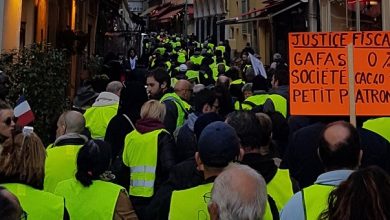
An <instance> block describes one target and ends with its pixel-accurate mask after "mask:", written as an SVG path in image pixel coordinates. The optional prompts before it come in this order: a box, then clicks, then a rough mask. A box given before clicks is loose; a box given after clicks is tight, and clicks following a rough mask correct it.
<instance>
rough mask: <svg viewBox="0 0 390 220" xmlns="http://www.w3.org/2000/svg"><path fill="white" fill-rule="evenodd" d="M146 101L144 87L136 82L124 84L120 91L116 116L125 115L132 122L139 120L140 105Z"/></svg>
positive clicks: (146, 96)
mask: <svg viewBox="0 0 390 220" xmlns="http://www.w3.org/2000/svg"><path fill="white" fill-rule="evenodd" d="M146 101H148V94H147V93H146V89H145V86H144V85H142V83H140V82H137V81H130V82H125V83H124V84H123V88H122V90H121V96H120V100H119V108H118V114H120V115H122V114H126V115H128V116H129V117H130V119H131V120H132V121H136V120H138V119H139V118H140V111H141V107H142V105H143V104H144V103H145V102H146Z"/></svg>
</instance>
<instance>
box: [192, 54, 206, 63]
mask: <svg viewBox="0 0 390 220" xmlns="http://www.w3.org/2000/svg"><path fill="white" fill-rule="evenodd" d="M203 59H204V57H203V56H202V55H199V56H191V57H190V61H191V62H192V63H194V64H197V65H201V64H202V61H203Z"/></svg>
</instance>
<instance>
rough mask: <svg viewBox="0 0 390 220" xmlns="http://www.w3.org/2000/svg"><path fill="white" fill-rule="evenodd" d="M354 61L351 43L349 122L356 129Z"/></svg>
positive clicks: (349, 53) (349, 57)
mask: <svg viewBox="0 0 390 220" xmlns="http://www.w3.org/2000/svg"><path fill="white" fill-rule="evenodd" d="M353 60H354V59H353V44H352V43H350V44H348V79H349V80H348V85H349V88H348V94H349V122H350V123H351V124H352V125H353V126H355V127H356V104H355V72H354V68H353V65H354V63H353V62H354V61H353Z"/></svg>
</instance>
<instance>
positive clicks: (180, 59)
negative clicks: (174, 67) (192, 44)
mask: <svg viewBox="0 0 390 220" xmlns="http://www.w3.org/2000/svg"><path fill="white" fill-rule="evenodd" d="M186 61H187V59H186V55H185V54H184V53H182V52H179V53H178V57H177V62H178V63H185V62H186Z"/></svg>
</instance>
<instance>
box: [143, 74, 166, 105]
mask: <svg viewBox="0 0 390 220" xmlns="http://www.w3.org/2000/svg"><path fill="white" fill-rule="evenodd" d="M146 85H147V88H146V90H147V92H148V95H149V97H150V98H152V99H160V97H161V96H162V95H163V94H164V93H165V91H167V90H168V89H169V88H170V87H171V77H170V76H169V74H168V72H167V71H166V70H165V69H162V68H157V69H156V70H154V71H151V72H149V73H148V75H147V77H146Z"/></svg>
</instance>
